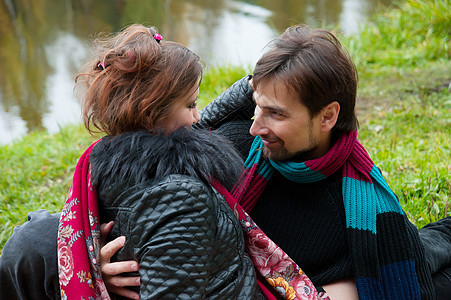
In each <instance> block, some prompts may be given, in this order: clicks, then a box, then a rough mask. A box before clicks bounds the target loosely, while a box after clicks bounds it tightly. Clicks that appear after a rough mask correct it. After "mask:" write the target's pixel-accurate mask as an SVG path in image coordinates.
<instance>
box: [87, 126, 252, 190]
mask: <svg viewBox="0 0 451 300" xmlns="http://www.w3.org/2000/svg"><path fill="white" fill-rule="evenodd" d="M90 162H91V174H92V180H93V184H94V185H96V186H98V189H99V191H100V190H102V187H105V188H106V187H113V186H115V185H117V184H119V183H121V184H122V183H124V182H128V183H129V184H130V185H133V184H139V183H142V182H144V181H147V180H151V179H154V178H156V179H159V178H163V177H166V176H167V175H170V174H184V175H189V176H193V177H196V178H198V179H201V180H203V181H204V182H208V181H209V180H210V179H211V178H215V179H216V180H218V181H219V182H221V183H222V184H223V185H224V186H225V187H226V188H227V189H229V190H230V189H231V188H232V186H233V184H234V183H235V182H236V180H237V179H238V177H239V175H240V173H241V171H242V167H243V160H242V158H241V157H240V155H239V154H238V152H237V151H236V150H235V149H234V148H233V146H232V145H231V143H230V142H229V141H228V140H226V139H225V138H224V137H222V136H220V135H217V134H213V133H211V132H208V131H203V130H189V129H187V128H181V129H179V130H177V131H175V132H173V133H171V134H169V135H167V136H166V135H164V134H163V133H157V134H154V133H150V132H148V131H136V132H129V133H124V134H121V135H119V136H116V137H104V138H103V139H102V140H101V141H100V142H99V143H97V145H95V147H94V148H93V150H92V152H91V155H90Z"/></svg>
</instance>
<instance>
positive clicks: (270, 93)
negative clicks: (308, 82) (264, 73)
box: [250, 80, 324, 161]
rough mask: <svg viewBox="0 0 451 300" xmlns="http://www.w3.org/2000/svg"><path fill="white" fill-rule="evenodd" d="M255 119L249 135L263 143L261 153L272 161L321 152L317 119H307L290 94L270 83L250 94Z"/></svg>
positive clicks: (305, 108)
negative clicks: (253, 104) (253, 105)
mask: <svg viewBox="0 0 451 300" xmlns="http://www.w3.org/2000/svg"><path fill="white" fill-rule="evenodd" d="M254 100H255V103H256V105H257V106H256V108H255V119H254V123H253V124H252V127H251V129H250V133H251V134H252V135H253V136H257V135H259V136H260V137H261V139H262V140H263V154H264V155H265V156H266V157H268V158H270V159H271V160H274V161H282V160H287V159H291V158H293V157H295V158H296V159H300V160H308V159H313V158H318V157H321V156H322V155H323V154H324V153H323V148H324V147H322V145H321V143H322V140H323V139H322V138H321V130H320V116H319V115H318V116H315V117H313V118H312V117H310V114H309V112H308V109H307V107H306V106H305V105H303V104H302V103H301V102H300V101H299V100H298V99H297V97H296V96H295V95H294V93H293V92H292V91H291V90H289V89H288V88H287V87H286V86H284V85H283V84H282V83H279V82H277V81H274V80H268V81H265V82H262V84H260V85H259V87H258V89H257V90H256V91H255V92H254Z"/></svg>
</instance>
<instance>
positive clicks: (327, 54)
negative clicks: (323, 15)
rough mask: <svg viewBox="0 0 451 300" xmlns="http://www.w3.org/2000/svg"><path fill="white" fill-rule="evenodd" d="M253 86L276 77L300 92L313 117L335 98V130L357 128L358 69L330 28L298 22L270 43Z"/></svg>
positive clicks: (299, 95) (257, 69)
mask: <svg viewBox="0 0 451 300" xmlns="http://www.w3.org/2000/svg"><path fill="white" fill-rule="evenodd" d="M253 75H254V77H253V80H252V81H253V86H254V89H257V87H258V86H259V85H260V84H266V83H267V82H268V81H269V80H276V81H278V82H280V83H282V84H284V85H285V86H286V87H287V88H288V89H290V90H292V91H294V92H295V93H296V95H298V97H299V100H300V101H301V103H302V104H304V105H305V106H306V107H307V109H308V111H309V113H310V116H311V117H314V116H315V115H316V114H318V113H319V112H320V111H321V109H322V108H323V107H325V106H326V105H328V104H329V103H331V102H333V101H337V102H338V103H339V104H340V113H339V115H338V120H337V123H336V125H335V127H334V129H335V130H340V131H352V130H354V129H356V128H357V126H358V121H357V117H356V115H355V100H356V94H357V81H358V75H357V70H356V67H355V65H354V63H353V62H352V59H351V58H350V56H349V54H348V52H347V51H346V50H345V49H344V48H343V47H342V45H341V43H340V42H339V41H338V39H337V38H336V37H335V36H334V35H333V34H332V33H330V32H329V31H326V30H322V29H312V28H310V27H308V26H304V25H297V26H293V27H290V28H288V29H287V30H286V31H285V32H284V33H283V34H282V35H281V36H280V37H278V38H276V39H274V40H273V41H272V42H271V43H270V44H269V51H267V52H266V53H265V54H264V55H263V56H262V58H261V59H260V60H259V61H258V62H257V64H256V66H255V69H254V74H253Z"/></svg>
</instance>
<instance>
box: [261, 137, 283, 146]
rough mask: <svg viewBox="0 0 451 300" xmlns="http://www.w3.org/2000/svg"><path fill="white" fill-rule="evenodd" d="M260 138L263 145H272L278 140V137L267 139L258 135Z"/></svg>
mask: <svg viewBox="0 0 451 300" xmlns="http://www.w3.org/2000/svg"><path fill="white" fill-rule="evenodd" d="M260 138H261V139H262V142H263V145H265V146H267V147H271V146H272V145H275V144H276V143H278V142H279V140H278V139H268V138H263V137H260Z"/></svg>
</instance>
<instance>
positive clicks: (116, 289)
mask: <svg viewBox="0 0 451 300" xmlns="http://www.w3.org/2000/svg"><path fill="white" fill-rule="evenodd" d="M113 225H114V222H113V221H111V222H109V223H107V224H102V225H101V226H100V233H101V236H102V247H101V249H100V270H101V271H102V278H103V280H104V282H105V285H106V287H107V290H108V292H110V293H115V294H117V295H120V296H123V297H127V298H131V299H139V294H138V293H136V292H134V291H132V290H129V289H127V288H126V287H127V286H139V285H140V284H141V282H140V279H139V276H137V277H123V276H119V275H118V274H121V273H127V272H133V271H138V263H137V262H136V261H134V260H131V261H121V262H113V263H112V262H110V260H111V257H112V256H113V255H114V254H115V253H116V252H117V251H118V250H119V249H121V248H122V247H123V246H124V243H125V236H120V237H118V238H116V239H115V240H112V241H111V242H109V243H107V244H106V245H104V244H105V237H106V236H107V235H108V234H109V233H110V231H111V229H112V228H113ZM103 245H104V246H103Z"/></svg>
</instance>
